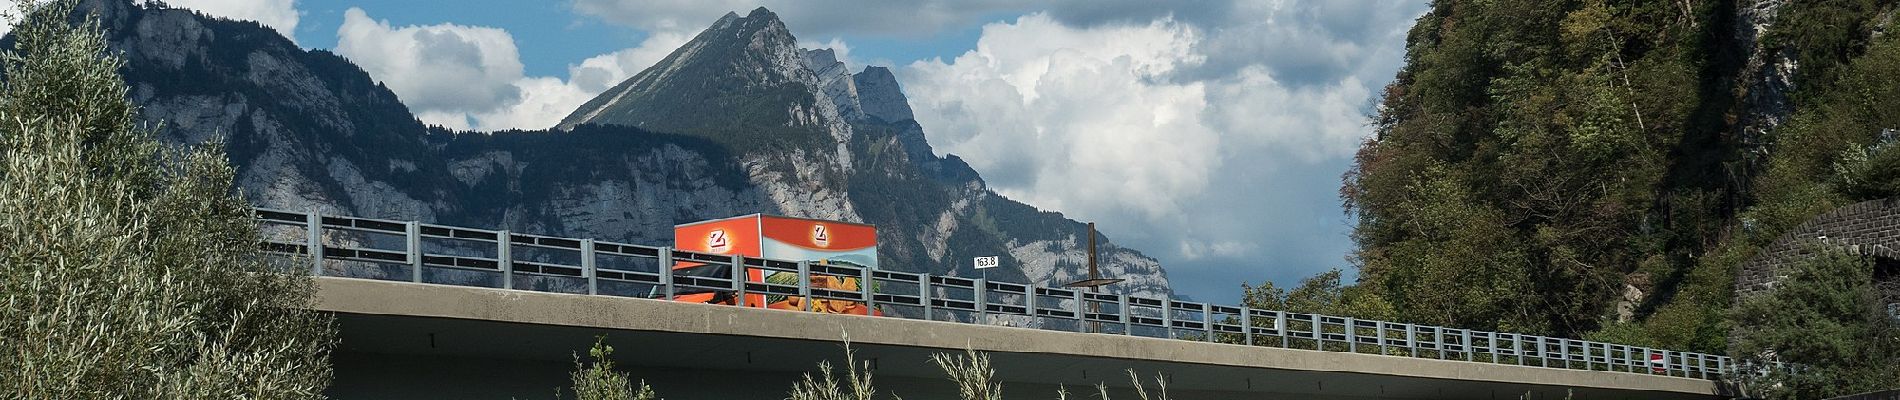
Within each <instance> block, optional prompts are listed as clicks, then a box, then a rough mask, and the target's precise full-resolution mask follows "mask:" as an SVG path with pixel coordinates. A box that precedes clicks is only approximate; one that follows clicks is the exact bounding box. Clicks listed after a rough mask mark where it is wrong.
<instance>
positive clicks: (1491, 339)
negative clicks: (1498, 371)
mask: <svg viewBox="0 0 1900 400" xmlns="http://www.w3.org/2000/svg"><path fill="white" fill-rule="evenodd" d="M1484 334H1485V336H1486V337H1485V341H1484V343H1485V347H1487V349H1485V350H1488V351H1490V352H1491V363H1492V364H1501V363H1503V362H1504V359H1503V358H1501V357H1499V356H1498V351H1499V350H1502V349H1500V348H1498V333H1497V332H1485V333H1484Z"/></svg>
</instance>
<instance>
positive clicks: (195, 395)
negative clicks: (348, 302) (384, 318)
mask: <svg viewBox="0 0 1900 400" xmlns="http://www.w3.org/2000/svg"><path fill="white" fill-rule="evenodd" d="M36 3H37V2H34V1H27V0H19V1H15V2H14V8H15V9H16V10H20V12H21V13H23V14H24V16H9V18H8V19H9V20H10V22H12V23H13V26H14V27H13V31H12V35H13V42H12V45H13V47H12V48H11V49H10V50H8V51H6V52H5V53H4V54H3V55H0V59H4V61H3V62H0V63H4V68H5V80H6V82H5V86H4V89H0V271H4V272H5V273H0V338H4V339H0V382H4V383H3V384H0V399H234V398H249V399H314V398H322V397H323V395H322V391H323V389H324V388H325V387H326V386H328V385H329V383H330V379H331V368H330V363H329V354H330V349H331V348H332V347H333V345H334V342H335V339H334V337H335V329H334V327H333V323H332V319H331V317H329V316H327V315H324V314H319V313H316V312H311V311H307V309H308V307H306V306H307V305H308V303H309V302H310V299H311V293H312V290H313V289H312V287H311V284H310V280H309V278H308V277H305V276H301V275H298V274H297V271H295V270H290V269H283V268H279V265H276V264H273V263H271V262H269V261H268V259H266V258H265V257H263V256H261V255H260V254H259V251H258V248H257V243H258V233H257V228H256V227H255V225H253V222H252V220H251V209H250V207H249V206H248V205H246V203H245V202H244V201H243V200H241V199H239V198H237V197H236V196H235V195H233V194H232V193H231V187H232V184H231V183H232V177H233V171H232V168H231V167H230V166H229V165H227V164H225V162H224V159H225V157H224V152H223V149H222V147H221V146H218V145H217V144H215V143H214V144H212V145H208V146H204V147H201V148H197V149H191V150H183V149H168V148H165V147H163V146H161V145H160V144H159V142H158V141H157V140H156V138H155V136H154V133H153V130H152V129H150V128H148V127H145V126H142V125H140V124H139V123H138V122H137V121H138V117H137V115H138V108H137V107H135V106H134V105H132V103H131V102H129V101H128V100H126V86H125V84H124V81H123V80H122V79H121V78H120V76H119V75H118V71H119V68H120V67H121V66H122V65H123V61H122V60H121V59H119V58H118V57H114V56H110V55H108V54H107V52H106V40H105V37H104V34H103V32H102V31H101V29H100V27H99V23H98V21H97V19H96V17H89V18H86V19H85V20H84V21H83V22H81V23H78V24H74V23H72V22H70V20H69V19H68V17H69V16H71V15H73V14H74V9H75V3H76V2H75V1H71V0H63V1H53V2H49V3H46V4H36Z"/></svg>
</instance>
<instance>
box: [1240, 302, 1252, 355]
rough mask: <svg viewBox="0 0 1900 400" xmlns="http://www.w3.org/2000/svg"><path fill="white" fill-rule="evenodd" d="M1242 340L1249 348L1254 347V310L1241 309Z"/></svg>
mask: <svg viewBox="0 0 1900 400" xmlns="http://www.w3.org/2000/svg"><path fill="white" fill-rule="evenodd" d="M1240 339H1241V340H1242V343H1246V344H1247V345H1248V346H1252V345H1253V309H1252V308H1247V307H1241V308H1240Z"/></svg>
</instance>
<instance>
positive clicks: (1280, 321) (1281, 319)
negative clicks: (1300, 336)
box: [1273, 310, 1293, 349]
mask: <svg viewBox="0 0 1900 400" xmlns="http://www.w3.org/2000/svg"><path fill="white" fill-rule="evenodd" d="M1273 332H1275V333H1278V334H1280V335H1279V336H1280V348H1282V349H1284V348H1287V347H1292V346H1293V339H1291V338H1288V336H1292V335H1289V334H1287V332H1286V311H1279V310H1274V311H1273Z"/></svg>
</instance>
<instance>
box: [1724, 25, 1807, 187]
mask: <svg viewBox="0 0 1900 400" xmlns="http://www.w3.org/2000/svg"><path fill="white" fill-rule="evenodd" d="M1786 4H1787V1H1786V0H1746V1H1738V2H1735V17H1736V23H1735V36H1734V40H1735V42H1736V43H1734V45H1735V46H1736V48H1740V49H1747V52H1748V59H1747V61H1745V63H1744V64H1743V66H1742V71H1741V76H1740V79H1738V80H1737V82H1736V84H1737V85H1738V86H1740V87H1739V88H1737V89H1738V90H1737V92H1738V93H1739V94H1740V96H1741V99H1740V100H1741V102H1740V103H1741V105H1740V108H1741V112H1740V113H1739V114H1738V115H1739V117H1740V119H1739V120H1738V121H1737V123H1736V132H1738V133H1739V134H1740V136H1741V137H1740V138H1741V142H1742V144H1743V145H1744V146H1746V148H1745V150H1744V151H1745V152H1746V156H1747V159H1748V160H1749V162H1750V164H1759V163H1761V162H1762V161H1763V160H1765V159H1767V155H1766V152H1767V151H1768V150H1767V145H1766V144H1767V136H1768V132H1771V131H1773V130H1774V129H1775V127H1777V126H1781V123H1782V122H1785V121H1787V119H1788V116H1789V115H1791V114H1793V113H1794V105H1793V104H1792V103H1791V98H1790V97H1789V96H1790V95H1791V94H1793V93H1794V90H1795V82H1794V78H1795V70H1796V69H1797V68H1798V67H1799V64H1798V63H1797V62H1796V60H1795V52H1794V50H1793V49H1790V48H1786V47H1773V46H1770V45H1769V44H1768V43H1766V41H1764V40H1763V39H1764V36H1766V35H1767V33H1768V29H1769V28H1770V27H1771V26H1773V25H1774V22H1775V17H1776V15H1778V14H1779V13H1780V11H1781V9H1782V7H1783V6H1784V5H1786ZM1755 166H1756V167H1763V166H1760V165H1755Z"/></svg>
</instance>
